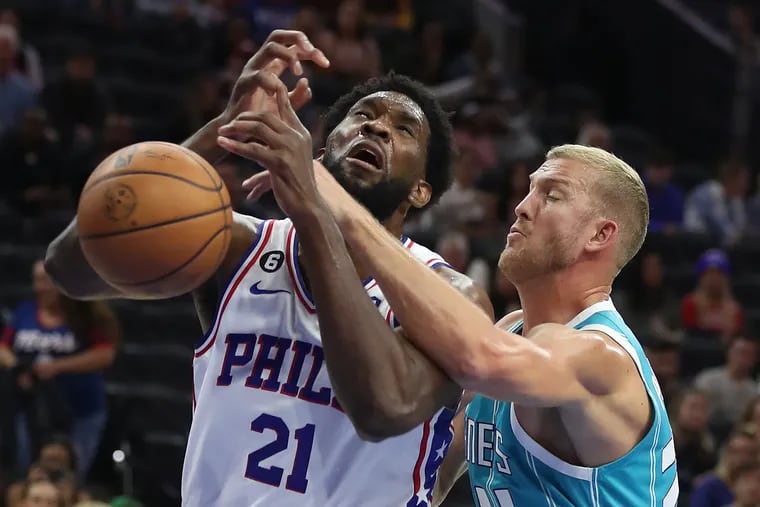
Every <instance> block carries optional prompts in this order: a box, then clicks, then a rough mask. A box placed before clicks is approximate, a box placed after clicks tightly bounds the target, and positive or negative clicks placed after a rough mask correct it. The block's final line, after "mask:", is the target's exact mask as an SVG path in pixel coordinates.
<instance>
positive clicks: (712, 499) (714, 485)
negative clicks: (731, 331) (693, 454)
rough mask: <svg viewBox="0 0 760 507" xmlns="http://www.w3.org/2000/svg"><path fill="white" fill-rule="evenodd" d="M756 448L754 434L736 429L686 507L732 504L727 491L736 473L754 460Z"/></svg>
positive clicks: (699, 482)
mask: <svg viewBox="0 0 760 507" xmlns="http://www.w3.org/2000/svg"><path fill="white" fill-rule="evenodd" d="M758 452H760V447H758V445H757V442H756V441H755V435H754V432H752V431H750V430H749V429H747V428H740V429H738V430H736V431H735V432H734V433H732V434H731V436H730V437H729V438H728V440H727V441H726V445H725V446H724V447H723V449H722V450H721V453H720V461H719V462H718V466H717V467H716V468H715V470H714V472H712V473H709V474H707V475H706V476H705V477H703V478H702V479H701V480H699V481H697V483H696V484H695V486H696V487H695V488H694V490H693V492H692V494H691V498H690V500H689V507H725V506H727V505H729V504H730V503H731V502H733V501H734V494H733V493H732V492H731V487H732V485H733V483H734V480H735V479H736V474H737V472H738V471H739V470H740V469H741V468H742V467H745V466H746V465H748V464H749V463H752V462H754V461H756V460H757V456H758Z"/></svg>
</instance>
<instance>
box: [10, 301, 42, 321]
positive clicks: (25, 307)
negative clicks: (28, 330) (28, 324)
mask: <svg viewBox="0 0 760 507" xmlns="http://www.w3.org/2000/svg"><path fill="white" fill-rule="evenodd" d="M36 312H37V303H36V302H35V301H33V300H31V299H30V300H29V301H24V302H22V303H21V304H19V305H18V306H17V307H16V309H15V310H14V311H13V318H14V319H19V318H22V319H23V318H25V317H28V316H34V315H35V314H36Z"/></svg>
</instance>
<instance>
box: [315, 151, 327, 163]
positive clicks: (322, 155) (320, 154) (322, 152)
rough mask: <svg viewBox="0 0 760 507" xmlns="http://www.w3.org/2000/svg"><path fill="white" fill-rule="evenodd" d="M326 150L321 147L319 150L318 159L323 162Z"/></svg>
mask: <svg viewBox="0 0 760 507" xmlns="http://www.w3.org/2000/svg"><path fill="white" fill-rule="evenodd" d="M325 151H326V150H325V149H324V148H320V149H319V150H317V160H319V161H320V162H322V159H323V158H325Z"/></svg>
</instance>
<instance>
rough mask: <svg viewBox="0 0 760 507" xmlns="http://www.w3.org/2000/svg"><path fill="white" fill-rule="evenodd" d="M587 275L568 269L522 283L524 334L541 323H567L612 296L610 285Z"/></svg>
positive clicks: (519, 291)
mask: <svg viewBox="0 0 760 507" xmlns="http://www.w3.org/2000/svg"><path fill="white" fill-rule="evenodd" d="M587 278H588V277H586V280H583V279H581V278H579V277H577V276H575V275H574V274H573V273H572V272H567V271H566V272H560V273H553V274H551V275H547V276H542V277H539V278H534V279H532V280H529V281H527V282H525V283H521V284H519V286H517V292H518V294H519V295H520V304H521V306H522V311H523V319H524V322H523V334H527V333H528V332H529V331H530V330H531V329H532V328H534V327H535V326H538V325H540V324H546V323H549V322H554V323H558V324H566V323H567V322H570V321H571V320H572V319H573V318H574V317H575V316H576V315H578V314H579V313H581V312H582V311H583V310H585V309H586V308H588V307H589V306H591V305H593V304H595V303H599V302H600V301H604V300H606V299H609V297H610V292H612V286H611V284H608V283H594V282H593V281H592V282H591V283H589V281H588V279H587Z"/></svg>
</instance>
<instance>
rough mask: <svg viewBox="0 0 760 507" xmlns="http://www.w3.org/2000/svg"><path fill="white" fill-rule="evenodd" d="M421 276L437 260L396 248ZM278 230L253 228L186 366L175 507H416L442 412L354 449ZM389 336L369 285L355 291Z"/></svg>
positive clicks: (294, 245)
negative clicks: (187, 405)
mask: <svg viewBox="0 0 760 507" xmlns="http://www.w3.org/2000/svg"><path fill="white" fill-rule="evenodd" d="M403 240H404V244H405V245H406V246H407V247H408V248H409V249H410V251H411V252H412V253H413V254H414V255H415V256H416V257H417V258H419V259H420V261H422V262H424V263H425V264H426V265H428V266H430V267H435V266H437V265H441V264H444V261H443V259H442V258H441V257H440V256H438V255H437V254H435V253H433V252H431V251H430V250H428V249H427V248H425V247H422V246H420V245H417V244H415V243H414V242H412V241H411V240H409V239H407V238H404V239H403ZM297 252H298V239H297V235H296V232H295V228H294V227H293V225H292V223H291V222H290V221H289V220H269V221H264V222H262V223H261V224H260V225H259V227H258V235H257V240H256V242H255V243H254V244H253V245H252V246H251V248H250V250H249V252H248V254H247V255H246V256H245V257H244V258H243V259H242V262H241V263H240V265H239V267H238V269H237V270H236V272H235V273H234V275H233V276H232V278H231V279H230V281H229V283H228V285H227V288H226V290H225V292H224V293H223V295H222V298H221V301H220V303H219V308H218V309H217V314H216V318H215V321H214V323H213V324H212V326H211V328H210V330H209V331H208V333H207V334H206V336H204V338H203V339H202V341H201V342H200V343H199V344H198V346H197V347H196V350H195V360H194V363H193V375H194V389H193V402H194V415H193V422H192V426H191V429H190V436H189V441H188V445H187V452H186V456H185V464H184V470H183V480H182V504H183V506H185V507H213V506H219V507H253V506H256V507H258V506H262V507H264V506H266V507H289V506H293V507H357V506H363V507H374V506H377V507H401V506H414V507H423V506H429V505H431V497H432V490H433V485H434V484H435V479H436V474H437V470H438V467H439V466H440V464H441V462H442V461H443V458H444V455H445V453H446V451H447V449H448V446H449V443H450V442H451V438H452V436H453V431H452V428H451V419H452V417H453V415H454V414H453V412H452V411H451V410H448V409H442V410H441V411H439V412H438V413H437V414H435V416H434V417H432V418H431V419H430V420H428V421H426V422H425V423H424V424H422V425H420V426H419V427H417V428H415V429H413V430H411V431H409V432H408V433H405V434H404V435H401V436H398V437H394V438H390V439H387V440H384V441H383V442H380V443H370V442H365V441H362V440H361V439H359V437H358V436H357V434H356V431H355V429H354V427H353V426H352V424H351V422H350V420H349V419H348V417H346V415H345V414H344V413H343V411H342V409H341V408H340V405H339V404H338V402H337V401H336V399H335V396H334V395H333V392H332V388H331V384H330V379H329V378H328V375H327V369H326V367H325V366H324V355H323V352H322V347H321V344H322V340H321V338H320V334H319V324H318V321H317V314H316V310H315V307H314V303H313V302H312V300H311V298H310V296H309V293H308V291H307V290H306V287H305V286H304V283H303V278H302V277H301V273H300V272H299V266H298V262H297V259H298V256H297ZM364 286H365V288H366V290H367V294H368V297H370V298H371V299H372V300H373V301H374V303H375V305H376V306H377V308H378V311H380V313H381V314H382V315H383V317H384V318H385V319H386V321H387V322H388V323H389V325H391V326H394V327H395V326H397V325H398V323H397V322H396V321H395V318H394V316H393V312H392V311H391V309H390V307H389V306H388V303H387V302H386V300H385V298H384V297H383V294H382V292H381V291H380V288H379V287H378V285H377V282H375V281H374V280H372V279H369V280H367V281H366V282H365V284H364Z"/></svg>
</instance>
